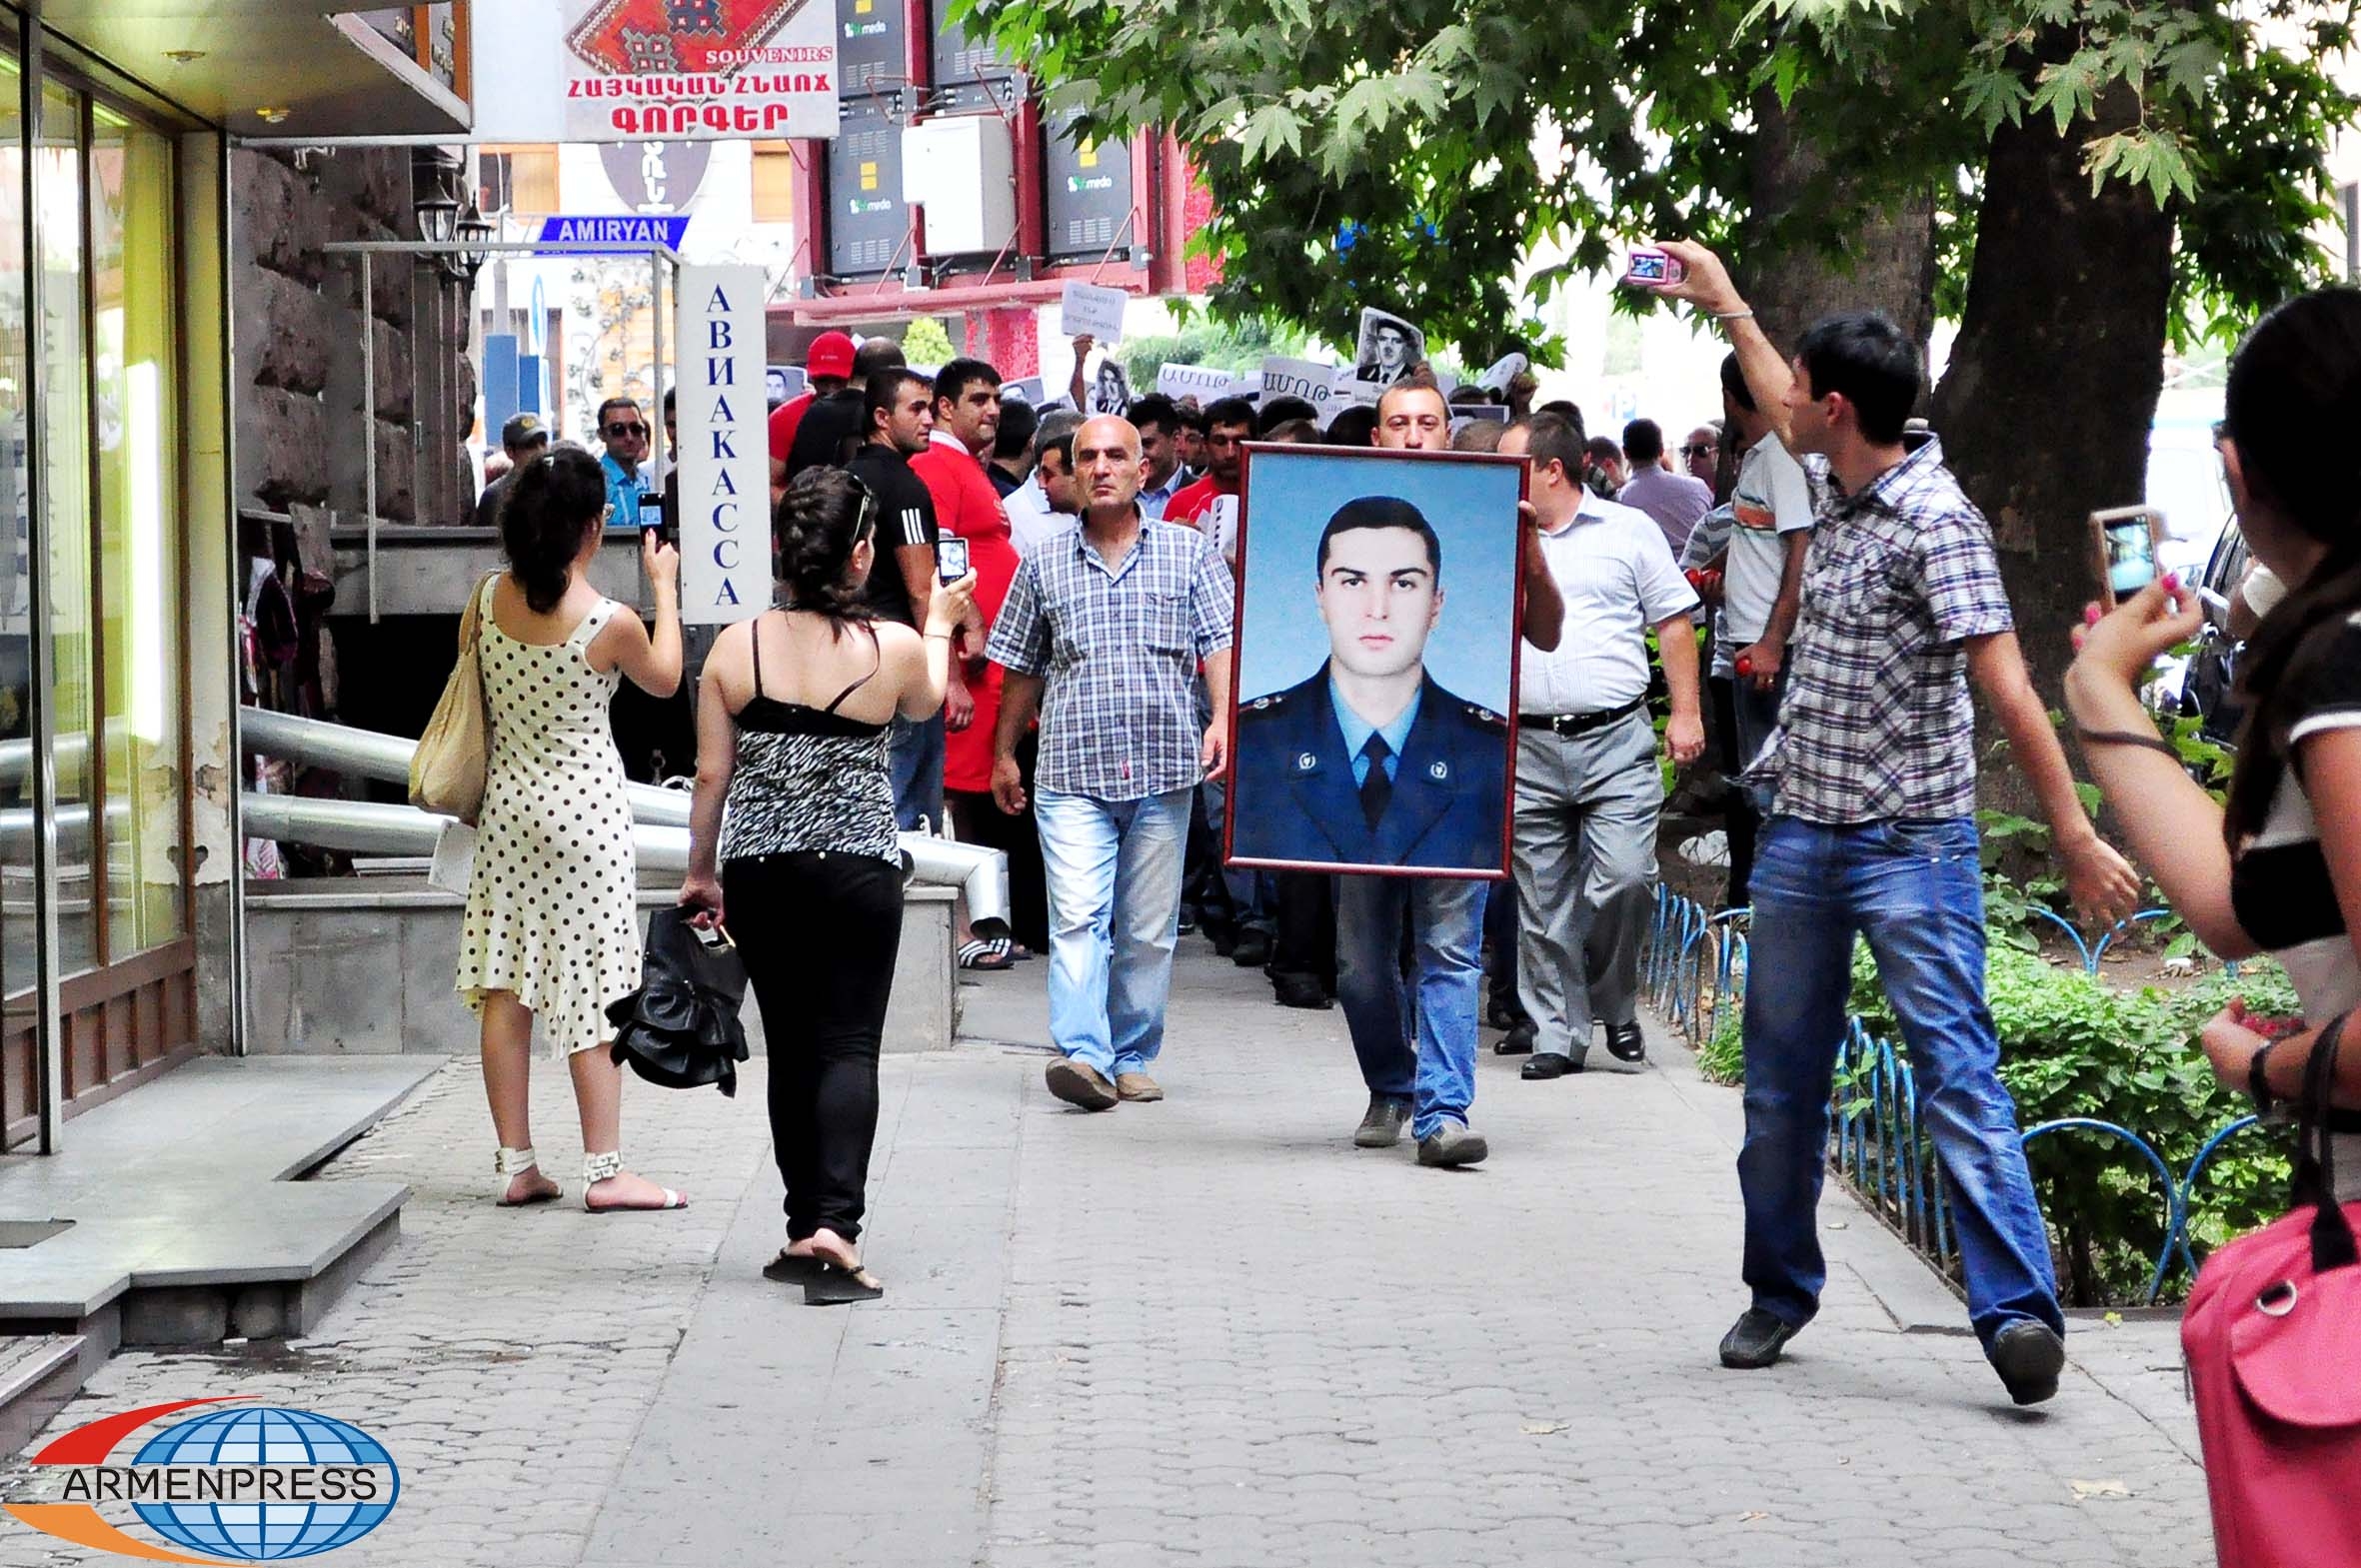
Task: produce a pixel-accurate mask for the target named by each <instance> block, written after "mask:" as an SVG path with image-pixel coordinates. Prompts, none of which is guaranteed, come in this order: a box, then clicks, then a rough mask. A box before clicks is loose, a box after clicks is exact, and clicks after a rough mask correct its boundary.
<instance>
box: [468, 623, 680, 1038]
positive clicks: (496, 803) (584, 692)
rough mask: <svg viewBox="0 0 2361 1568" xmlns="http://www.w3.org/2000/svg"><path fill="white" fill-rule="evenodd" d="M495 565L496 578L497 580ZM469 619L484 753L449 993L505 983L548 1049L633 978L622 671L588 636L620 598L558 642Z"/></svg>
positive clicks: (581, 1029)
mask: <svg viewBox="0 0 2361 1568" xmlns="http://www.w3.org/2000/svg"><path fill="white" fill-rule="evenodd" d="M497 581H498V579H494V582H497ZM483 592H484V600H483V604H482V606H481V607H480V609H479V611H478V615H479V621H478V625H479V626H480V627H481V628H482V633H483V642H482V647H481V650H480V653H479V659H480V662H481V664H482V667H483V672H484V701H485V708H486V711H487V712H488V713H489V715H490V716H491V721H492V723H491V730H492V766H491V772H490V776H489V778H488V779H487V780H486V781H485V787H484V810H483V814H482V817H481V818H480V820H479V821H478V823H477V837H476V863H475V874H474V877H473V879H472V880H471V881H470V882H469V883H468V895H467V915H466V918H465V919H464V920H463V921H462V923H461V927H460V940H459V994H460V996H461V998H462V999H463V1000H465V1001H466V1002H467V1005H468V1008H469V1010H471V1011H474V1012H481V1011H483V1008H484V997H485V994H486V993H487V992H490V991H501V990H506V991H514V992H515V993H516V995H517V999H518V1000H519V1001H522V1002H523V1003H524V1004H525V1005H526V1006H527V1007H530V1008H531V1009H533V1012H534V1015H535V1016H536V1017H538V1018H539V1019H540V1020H541V1026H542V1029H543V1032H544V1033H545V1035H546V1036H547V1037H548V1039H549V1041H550V1044H551V1046H552V1047H553V1049H554V1050H555V1051H556V1052H557V1053H558V1054H559V1055H568V1054H571V1053H573V1052H575V1051H578V1050H589V1049H591V1048H593V1047H594V1046H596V1045H598V1044H600V1043H601V1042H602V1041H604V1040H606V1039H608V1038H610V1037H611V1036H612V1033H613V1030H612V1028H611V1026H610V1025H609V1024H608V1022H607V1004H608V1003H609V1002H612V1001H615V1000H616V999H618V998H619V997H623V996H628V995H630V994H631V993H632V992H633V991H635V990H637V989H638V988H639V984H640V937H639V927H638V922H637V920H636V919H635V918H634V901H635V898H636V895H637V892H638V886H639V867H638V863H637V861H636V859H635V858H634V856H633V853H632V821H631V803H630V801H629V800H628V799H627V798H626V797H625V794H624V784H625V779H624V773H623V759H622V757H621V756H620V755H619V754H618V753H617V752H616V750H615V732H614V730H613V728H612V727H611V725H610V724H609V721H608V707H609V705H610V704H611V703H612V702H613V701H614V697H615V689H616V687H617V686H618V685H619V684H620V682H621V680H622V672H621V671H619V670H611V671H608V672H607V673H606V674H604V675H602V674H600V673H599V672H598V671H596V670H593V669H592V668H591V666H590V659H589V649H590V645H591V640H592V639H593V638H595V637H597V636H598V635H599V629H600V628H601V627H603V626H605V625H606V624H607V621H608V618H610V617H611V616H613V615H614V614H615V613H616V612H617V611H618V610H619V609H620V608H622V607H620V606H619V605H617V604H616V603H615V601H613V600H611V599H603V600H601V601H600V602H599V603H598V605H597V607H596V608H594V609H593V610H592V611H591V613H590V614H589V615H587V616H584V617H583V618H582V624H581V625H580V626H578V627H576V628H575V629H574V634H573V636H571V637H569V638H567V639H566V641H565V642H563V643H555V644H550V645H548V646H541V645H537V644H531V643H520V642H518V641H517V640H516V639H514V638H512V637H510V636H509V635H508V634H506V633H505V632H503V631H501V630H500V628H499V627H498V626H497V625H496V624H494V622H493V619H492V584H491V583H487V584H486V585H485V587H484V591H483Z"/></svg>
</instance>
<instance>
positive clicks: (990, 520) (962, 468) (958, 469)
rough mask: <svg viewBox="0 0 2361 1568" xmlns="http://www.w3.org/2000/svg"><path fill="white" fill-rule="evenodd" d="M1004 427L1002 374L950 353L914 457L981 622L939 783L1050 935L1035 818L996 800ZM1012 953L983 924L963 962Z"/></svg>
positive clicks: (957, 691)
mask: <svg viewBox="0 0 2361 1568" xmlns="http://www.w3.org/2000/svg"><path fill="white" fill-rule="evenodd" d="M1000 428H1001V373H1000V372H999V371H998V370H995V369H994V368H993V367H992V366H990V365H987V364H985V363H984V362H983V361H981V360H969V359H958V360H953V361H952V362H951V363H950V364H948V365H946V366H944V367H943V369H941V370H940V371H937V372H936V373H935V444H934V445H933V446H931V447H929V448H928V449H927V450H926V451H925V452H922V453H920V454H919V455H918V456H917V457H915V458H912V459H911V460H910V471H911V472H912V473H913V474H916V475H917V476H918V477H919V479H920V480H921V481H922V482H923V483H924V484H925V485H926V487H927V493H928V494H929V495H930V496H931V497H933V498H934V502H935V521H936V523H937V524H938V525H939V526H940V528H941V530H942V533H943V536H944V537H945V538H946V539H949V538H953V537H957V538H960V539H964V540H966V541H967V542H968V566H969V569H970V570H971V571H973V572H974V573H975V574H976V615H977V618H978V625H976V626H974V627H971V628H964V629H962V631H961V634H960V643H959V647H958V650H957V652H958V653H959V654H960V655H961V656H962V657H960V658H958V659H955V660H953V661H952V667H951V687H950V695H949V697H948V699H947V700H946V702H945V704H944V721H945V728H946V729H947V730H948V731H949V734H948V735H946V736H945V737H944V743H943V784H944V788H945V790H946V792H947V794H948V796H949V800H950V806H951V812H952V820H953V821H954V822H955V823H957V824H958V827H959V833H960V837H961V838H962V839H965V840H967V841H969V842H972V843H982V844H985V845H988V846H990V847H995V848H999V849H1002V850H1003V851H1005V852H1006V853H1007V854H1008V856H1009V878H1010V899H1011V903H1012V906H1013V907H1012V912H1013V913H1015V915H1016V916H1017V918H1016V924H1017V928H1018V929H1019V930H1020V931H1030V932H1031V933H1032V934H1034V935H1036V936H1037V937H1045V938H1046V936H1047V925H1048V914H1047V902H1046V895H1043V894H1041V893H1040V892H1039V890H1038V889H1039V887H1040V883H1039V880H1038V876H1039V873H1038V871H1036V870H1035V869H1034V866H1035V865H1036V864H1038V857H1039V855H1040V853H1041V847H1040V842H1039V840H1038V838H1037V837H1036V835H1035V834H1034V832H1033V830H1032V829H1033V823H1032V821H1031V819H1030V818H1014V817H1011V816H1009V815H1007V814H1006V813H1004V812H1002V811H1001V810H1000V809H999V808H998V807H997V806H995V805H994V804H993V801H992V763H993V755H992V748H993V731H994V729H995V727H996V726H997V725H998V724H999V723H1000V712H1001V681H1002V678H1003V676H1004V675H1005V674H1006V672H1004V671H1003V670H1002V669H1001V667H1000V666H998V665H992V664H986V663H985V662H984V644H985V640H986V639H987V638H988V637H990V636H991V633H992V623H993V621H994V619H995V618H996V617H998V616H999V615H1000V613H1001V604H1002V602H1003V601H1004V600H1006V599H1007V598H1008V597H1009V585H1010V584H1011V583H1012V582H1014V581H1015V580H1016V577H1017V561H1018V557H1017V547H1016V545H1015V543H1014V542H1013V541H1012V540H1011V538H1010V535H1009V513H1008V508H1007V507H1006V505H1005V504H1004V503H1003V502H1002V500H1001V494H1000V492H999V491H998V490H995V489H994V488H993V484H992V480H991V478H990V477H989V476H988V475H986V473H985V472H984V464H985V461H986V460H987V459H989V458H990V457H991V456H992V451H993V444H994V442H995V441H997V440H998V439H999V437H1000ZM1037 910H1038V912H1039V921H1038V923H1037V921H1036V919H1035V917H1034V916H1035V914H1036V912H1037ZM961 934H962V936H963V938H965V937H968V936H969V935H970V933H969V932H965V931H963V932H962V933H961ZM1010 952H1011V949H1010V946H1009V944H1008V938H1007V935H1006V934H1005V933H1002V932H997V931H987V930H982V929H979V930H976V931H974V932H973V939H963V940H962V941H961V943H960V948H959V961H960V965H961V967H963V968H982V969H999V968H1006V967H1008V965H1009V963H1010V961H1011V959H1010Z"/></svg>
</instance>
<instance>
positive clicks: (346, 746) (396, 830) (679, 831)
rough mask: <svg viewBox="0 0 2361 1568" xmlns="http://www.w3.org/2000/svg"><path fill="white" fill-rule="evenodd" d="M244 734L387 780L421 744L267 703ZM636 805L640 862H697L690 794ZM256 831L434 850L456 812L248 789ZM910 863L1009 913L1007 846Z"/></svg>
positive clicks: (644, 788)
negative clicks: (693, 859)
mask: <svg viewBox="0 0 2361 1568" xmlns="http://www.w3.org/2000/svg"><path fill="white" fill-rule="evenodd" d="M238 717H239V732H240V742H241V745H242V747H243V750H244V751H245V752H246V753H247V754H248V755H249V756H252V755H255V754H258V753H259V754H261V755H263V756H267V757H277V758H284V759H286V760H287V761H289V762H299V763H305V764H309V765H311V766H312V767H316V768H333V769H336V770H338V771H340V772H343V773H349V774H353V775H356V776H357V777H360V778H363V779H375V780H378V781H380V782H381V783H385V784H407V783H408V782H409V779H410V758H411V755H412V754H413V753H414V752H416V751H417V750H418V743H417V742H415V741H405V740H403V739H402V738H401V737H399V736H390V735H379V734H377V733H376V732H375V731H370V730H355V729H352V728H350V727H348V726H345V725H332V724H328V723H325V722H323V721H321V720H317V719H300V718H297V717H296V716H295V715H293V714H280V713H273V712H271V711H270V710H268V709H261V708H242V709H240V710H239V711H238ZM625 793H626V795H627V796H628V798H629V799H630V801H631V808H632V842H633V847H634V849H635V851H636V852H637V854H638V856H639V862H640V864H641V865H642V866H643V867H644V868H646V869H648V870H654V871H670V872H676V873H677V872H682V871H686V870H687V869H688V868H689V795H688V793H687V792H686V791H685V790H680V789H660V788H658V787H657V786H655V785H654V784H627V785H625ZM240 799H241V810H242V811H243V813H244V816H245V823H246V831H247V834H248V835H249V836H251V837H255V838H276V839H281V840H284V841H286V842H289V843H308V844H315V845H317V846H318V847H320V848H323V849H343V850H346V851H348V852H351V853H355V854H405V855H429V854H433V853H434V852H435V845H436V844H437V843H438V842H439V841H440V840H441V838H442V835H443V830H444V827H445V826H446V825H447V824H448V823H449V822H450V820H451V818H449V817H447V816H438V815H435V814H434V813H432V812H429V811H421V810H419V809H417V808H416V807H415V806H409V805H387V804H382V803H380V802H377V801H373V800H320V799H311V798H307V797H305V796H302V795H286V794H255V793H252V792H248V793H246V794H244V795H242V796H241V797H240ZM901 836H902V856H903V863H904V867H905V871H906V873H907V874H908V875H910V876H911V877H913V878H915V879H916V880H918V881H922V882H926V883H929V884H932V885H935V886H950V887H958V888H959V889H960V890H961V891H962V892H964V893H965V894H966V895H967V899H968V918H969V919H970V920H971V921H978V920H1002V921H1006V920H1007V919H1008V917H1009V857H1008V856H1007V855H1006V854H1004V853H1002V852H1001V851H1000V850H998V849H988V848H985V847H983V846H981V845H979V844H972V843H961V842H958V841H957V840H955V839H951V838H937V837H934V836H932V835H931V834H927V833H904V834H902V835H901Z"/></svg>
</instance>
